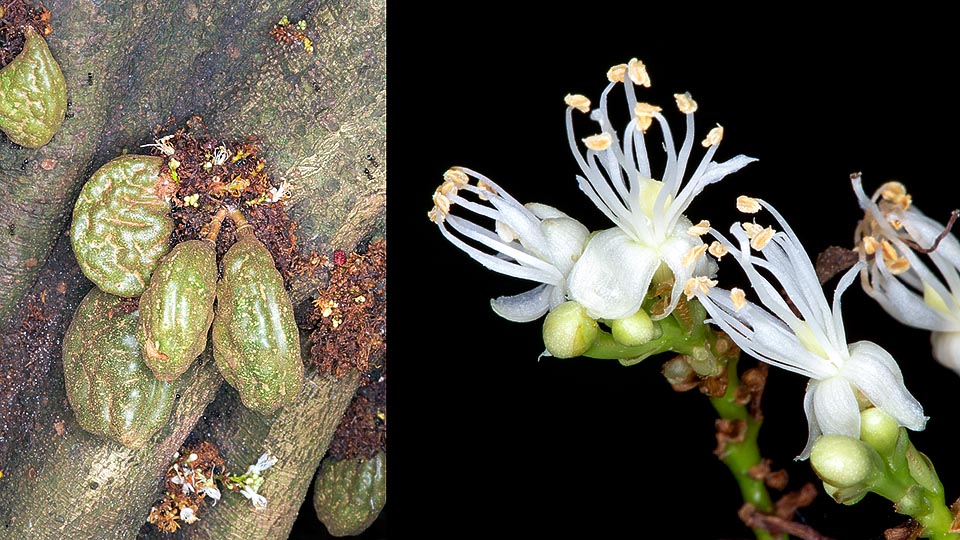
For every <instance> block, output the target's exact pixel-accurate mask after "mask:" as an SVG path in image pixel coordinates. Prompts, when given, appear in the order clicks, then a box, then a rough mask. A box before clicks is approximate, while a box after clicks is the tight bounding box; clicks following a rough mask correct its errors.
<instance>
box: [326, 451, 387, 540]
mask: <svg viewBox="0 0 960 540" xmlns="http://www.w3.org/2000/svg"><path fill="white" fill-rule="evenodd" d="M386 503H387V456H386V454H385V453H384V452H382V451H381V452H377V454H376V455H375V456H373V457H372V458H369V459H344V460H340V461H337V460H334V459H331V458H329V457H328V458H326V459H324V460H323V462H322V463H321V465H320V470H319V471H318V472H317V478H316V480H315V481H314V484H313V509H314V510H316V512H317V518H318V519H319V520H320V521H321V522H323V524H324V525H326V527H327V531H329V532H330V534H332V535H333V536H355V535H358V534H360V533H362V532H363V531H365V530H366V529H367V527H369V526H370V524H371V523H373V522H374V521H375V520H376V519H377V516H379V515H380V511H381V510H383V505H384V504H386Z"/></svg>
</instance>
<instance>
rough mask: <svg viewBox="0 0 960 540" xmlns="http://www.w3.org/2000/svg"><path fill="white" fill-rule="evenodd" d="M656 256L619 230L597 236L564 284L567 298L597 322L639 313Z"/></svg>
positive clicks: (654, 269)
mask: <svg viewBox="0 0 960 540" xmlns="http://www.w3.org/2000/svg"><path fill="white" fill-rule="evenodd" d="M659 266H660V257H659V256H658V255H657V252H656V251H655V250H653V249H650V248H648V247H646V246H642V245H640V244H638V243H636V242H634V241H633V240H631V239H630V237H628V236H627V235H626V234H625V233H624V232H623V231H622V230H621V229H618V228H614V229H608V230H606V231H602V232H599V233H597V234H596V235H594V236H593V238H591V239H590V241H589V242H588V243H587V247H586V249H585V250H584V251H583V255H581V256H580V259H579V260H578V261H577V263H576V264H575V265H574V266H573V270H571V271H570V276H569V278H568V281H567V290H568V291H569V293H570V297H571V299H573V300H576V301H577V302H579V303H580V305H582V306H583V307H585V308H586V309H587V314H588V315H590V316H591V317H594V318H597V319H622V318H625V317H629V316H630V315H633V314H634V313H636V312H637V310H638V309H640V305H641V304H642V303H643V299H644V297H645V296H646V294H647V289H648V288H649V287H650V280H651V279H653V273H654V272H655V271H656V269H657V267H659Z"/></svg>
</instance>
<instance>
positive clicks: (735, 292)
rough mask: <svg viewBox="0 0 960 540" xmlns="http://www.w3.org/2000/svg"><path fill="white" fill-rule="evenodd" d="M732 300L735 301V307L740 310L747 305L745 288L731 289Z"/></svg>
mask: <svg viewBox="0 0 960 540" xmlns="http://www.w3.org/2000/svg"><path fill="white" fill-rule="evenodd" d="M730 301H731V302H733V309H734V310H736V311H740V310H741V309H743V306H745V305H747V295H746V293H744V292H743V289H738V288H737V287H734V288H732V289H730Z"/></svg>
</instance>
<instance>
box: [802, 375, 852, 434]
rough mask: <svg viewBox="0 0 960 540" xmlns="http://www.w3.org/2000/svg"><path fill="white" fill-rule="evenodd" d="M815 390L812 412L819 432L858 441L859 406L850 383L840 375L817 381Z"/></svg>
mask: <svg viewBox="0 0 960 540" xmlns="http://www.w3.org/2000/svg"><path fill="white" fill-rule="evenodd" d="M811 386H813V385H811ZM815 388H816V391H815V392H814V395H813V410H814V413H815V414H816V416H817V425H818V426H819V427H820V430H821V431H822V432H823V433H824V434H825V435H832V434H838V435H846V436H848V437H853V438H855V439H859V438H860V405H859V404H858V403H857V398H856V396H855V395H854V393H853V388H851V387H850V382H849V381H848V380H847V379H846V378H845V377H843V376H842V375H836V376H834V377H830V378H828V379H824V380H822V381H818V382H817V384H816V386H815ZM808 391H811V390H808Z"/></svg>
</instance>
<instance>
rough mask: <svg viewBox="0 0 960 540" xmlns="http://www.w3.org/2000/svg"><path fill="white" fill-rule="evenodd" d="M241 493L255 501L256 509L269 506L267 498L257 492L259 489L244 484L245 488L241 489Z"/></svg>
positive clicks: (254, 506) (252, 501)
mask: <svg viewBox="0 0 960 540" xmlns="http://www.w3.org/2000/svg"><path fill="white" fill-rule="evenodd" d="M240 494H241V495H243V496H244V497H246V498H248V499H250V502H251V503H253V509H254V510H263V509H264V508H266V507H267V498H266V497H264V496H263V495H260V494H259V493H257V490H256V489H253V488H252V487H251V486H243V489H241V490H240Z"/></svg>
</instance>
